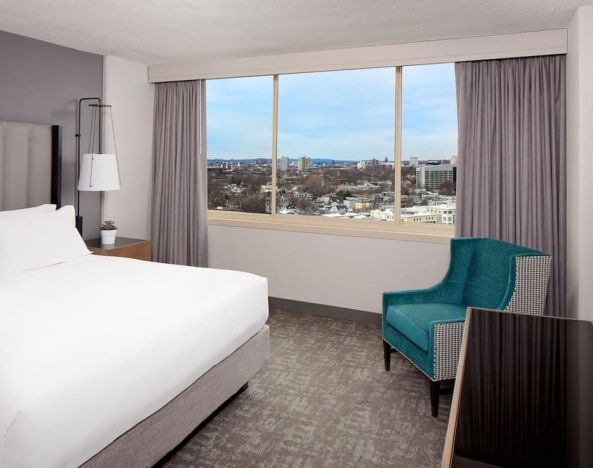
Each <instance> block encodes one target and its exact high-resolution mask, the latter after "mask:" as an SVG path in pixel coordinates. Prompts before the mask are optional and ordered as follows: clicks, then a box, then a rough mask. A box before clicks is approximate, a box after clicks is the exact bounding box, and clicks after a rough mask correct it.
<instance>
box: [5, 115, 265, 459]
mask: <svg viewBox="0 0 593 468" xmlns="http://www.w3.org/2000/svg"><path fill="white" fill-rule="evenodd" d="M10 125H13V124H12V123H11V124H10ZM24 125H25V126H28V127H27V128H29V129H30V128H31V127H30V125H31V124H24ZM5 128H6V125H5V123H2V122H0V132H4V133H3V135H4V140H6V133H5ZM29 131H30V130H29ZM16 133H19V132H16ZM25 134H26V135H28V136H27V139H28V140H29V141H31V133H26V132H25ZM40 134H43V135H44V136H43V138H49V140H48V145H45V146H49V148H54V149H55V150H59V145H58V144H57V142H56V141H55V138H59V131H52V130H51V128H50V131H49V133H47V132H40ZM13 135H14V132H13ZM19 135H21V136H22V132H21V133H19ZM13 137H14V136H13ZM6 146H7V145H4V147H6ZM21 146H22V149H21V151H23V153H22V154H21V157H26V158H27V169H26V170H21V171H15V169H14V163H12V162H10V161H8V160H7V153H6V152H4V153H3V152H0V170H3V171H4V172H3V173H0V181H1V180H3V177H2V176H3V175H4V174H5V173H6V167H9V168H11V165H12V168H11V170H12V171H13V176H12V177H14V174H15V173H20V174H21V175H22V176H23V177H24V179H23V181H22V183H21V184H18V183H13V184H12V185H11V187H13V188H12V189H10V190H7V189H6V185H4V187H2V186H1V185H0V209H2V210H7V209H10V210H14V209H18V208H20V207H22V206H23V205H25V206H31V204H37V203H44V202H48V201H54V202H55V201H56V198H55V197H56V195H55V194H53V189H52V187H55V184H54V183H53V182H51V181H50V183H47V180H44V182H43V183H44V187H45V188H44V189H43V190H42V191H39V193H37V194H36V195H35V196H34V197H32V196H31V195H28V194H26V191H27V190H29V189H27V186H28V185H31V184H32V185H35V187H36V188H35V190H38V187H39V186H38V185H36V183H35V177H39V178H43V174H44V172H45V179H47V178H49V177H51V178H54V177H56V170H55V164H53V162H55V159H56V158H57V157H58V155H56V154H55V153H56V151H49V154H50V156H49V157H50V164H49V165H47V162H44V163H43V167H45V168H46V169H49V174H48V173H47V172H48V171H47V170H43V171H42V170H36V169H33V172H34V174H33V175H32V174H31V173H30V171H31V168H33V167H36V166H35V164H36V161H37V160H38V159H43V158H41V157H40V156H38V155H37V154H35V150H34V149H31V148H28V149H27V148H26V145H25V143H23V144H22V145H21ZM37 146H38V147H39V148H43V147H44V145H43V144H41V143H39V142H38V144H37ZM11 147H13V148H17V147H18V145H12V146H11ZM39 151H40V152H42V151H41V150H39ZM15 152H17V151H12V154H13V155H14V153H15ZM58 152H59V151H58ZM17 153H18V152H17ZM52 167H53V168H54V169H53V170H52V169H51V168H52ZM52 174H53V175H52ZM58 177H59V175H58ZM12 180H14V179H12ZM23 186H24V188H23ZM14 190H20V191H24V192H25V195H24V196H23V195H22V194H21V195H18V194H17V195H15V193H14ZM8 192H10V193H8ZM7 200H10V201H11V205H10V206H9V207H7V206H6V201H7ZM15 200H20V202H18V203H16V202H15ZM58 201H59V200H58ZM23 202H24V203H23ZM70 208H71V207H65V208H62V209H61V210H58V211H56V213H61V214H59V215H47V216H48V218H47V219H50V217H51V219H54V218H56V217H58V216H60V217H62V218H64V217H66V216H67V217H70V216H73V214H74V211H73V209H72V210H71V211H68V210H70ZM0 214H1V213H0ZM44 216H45V215H44ZM52 216H53V217H52ZM37 219H42V217H41V216H40V215H37V218H35V221H34V222H35V223H37V222H41V221H37ZM43 219H45V218H43ZM68 219H69V218H68ZM2 222H3V221H2V220H1V219H0V224H2ZM19 222H20V221H18V222H16V221H14V222H13V221H11V222H9V223H7V222H4V224H2V226H0V227H1V229H0V261H2V260H3V259H4V260H6V259H8V260H6V261H4V262H3V263H1V264H0V298H1V301H2V303H1V307H0V437H1V439H0V466H1V467H5V468H13V467H25V468H28V467H39V466H43V467H53V466H55V467H70V466H80V465H82V466H85V467H99V466H101V467H102V466H109V467H117V466H121V467H124V466H125V467H136V466H138V467H139V466H151V465H153V464H154V463H156V462H158V461H159V460H160V459H161V458H162V457H163V456H164V455H166V454H167V453H168V452H170V451H171V450H172V449H174V448H175V447H176V446H177V445H178V444H179V443H180V442H182V441H183V440H184V439H185V438H186V437H187V436H188V435H189V434H191V433H192V431H193V430H194V429H195V428H196V427H197V426H199V425H200V424H201V423H202V422H203V421H205V420H207V418H208V417H209V416H210V415H211V414H212V413H213V412H215V411H216V410H217V408H219V407H220V406H221V405H223V404H224V403H225V402H226V401H227V400H228V399H229V398H231V397H233V395H235V394H237V392H239V391H240V390H241V389H242V388H244V387H245V385H246V383H247V382H248V381H249V379H251V378H252V377H253V376H254V375H255V374H256V373H257V371H258V370H259V369H260V368H261V367H262V366H263V365H264V363H265V361H266V360H267V357H268V340H269V330H268V328H267V326H266V325H265V322H266V319H267V314H268V304H267V281H266V279H265V278H262V277H259V276H256V275H252V274H248V273H242V272H236V271H224V270H214V269H204V268H193V267H183V266H174V265H165V264H158V263H151V262H142V261H139V260H132V259H123V258H115V257H99V256H93V255H86V254H84V255H83V254H80V255H77V256H72V258H70V257H68V258H67V260H65V261H60V262H53V263H52V261H48V262H46V263H49V264H47V265H44V266H43V267H39V268H26V269H24V270H23V271H20V270H19V271H18V272H16V273H15V272H14V271H12V272H10V274H7V273H6V268H8V267H7V266H6V265H9V266H10V264H11V262H10V256H11V255H12V253H11V252H10V249H9V248H8V246H7V243H9V241H7V240H6V239H9V240H10V239H11V238H10V235H11V234H10V233H11V232H12V231H11V229H12V227H11V226H17V225H18V223H19ZM31 222H33V221H31V220H26V221H23V222H22V225H21V226H20V227H18V226H17V228H15V229H17V231H14V232H13V234H12V235H13V236H15V232H18V229H21V230H22V229H24V227H23V226H29V224H28V223H31ZM52 222H53V221H52ZM61 222H62V224H63V221H61ZM72 222H73V220H72ZM7 226H8V227H7ZM35 226H37V225H35ZM40 226H41V227H40V229H44V232H48V231H52V232H53V231H54V230H53V229H48V228H47V227H46V228H43V225H40ZM72 227H73V225H72ZM29 231H32V229H28V230H25V231H23V234H22V235H21V236H20V237H19V239H21V238H22V239H23V242H26V240H27V236H29V235H30V236H31V239H30V240H32V239H34V236H37V238H39V239H41V240H43V239H46V238H47V239H48V242H50V241H51V235H44V236H41V237H40V235H39V233H30V232H29ZM68 232H70V231H68ZM56 235H57V234H56ZM2 236H4V237H2ZM7 236H8V237H7ZM80 242H82V241H80ZM35 248H37V247H35ZM39 248H40V249H41V250H40V252H41V253H40V254H39V255H33V254H31V257H32V260H31V261H33V262H34V261H36V260H37V259H38V258H39V257H43V255H44V254H45V251H46V250H51V243H50V244H48V245H47V246H45V247H43V248H42V247H39ZM78 248H79V250H80V249H83V248H84V247H80V246H78ZM32 250H35V249H32ZM15 255H16V254H15ZM19 260H20V259H19Z"/></svg>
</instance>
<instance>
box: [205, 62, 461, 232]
mask: <svg viewBox="0 0 593 468" xmlns="http://www.w3.org/2000/svg"><path fill="white" fill-rule="evenodd" d="M207 122H208V142H207V147H208V174H209V177H208V181H209V200H208V205H209V208H210V209H211V210H217V211H240V212H246V213H261V214H268V215H269V216H271V217H273V218H274V219H276V220H281V219H287V218H286V217H287V216H292V217H294V216H296V217H298V218H303V219H304V218H305V217H315V218H317V219H318V220H319V222H325V221H324V220H351V219H352V220H363V221H364V222H365V223H366V224H368V225H372V223H383V224H384V223H389V224H393V225H396V224H397V225H399V224H402V225H404V224H405V225H411V224H416V225H418V226H420V225H425V224H432V225H452V224H454V223H455V187H456V180H457V108H456V92H455V72H454V66H453V64H438V65H419V66H406V67H389V68H375V69H362V70H346V71H334V72H317V73H300V74H291V75H277V76H265V77H255V78H231V79H222V80H209V81H208V83H207ZM344 222H345V223H348V221H344Z"/></svg>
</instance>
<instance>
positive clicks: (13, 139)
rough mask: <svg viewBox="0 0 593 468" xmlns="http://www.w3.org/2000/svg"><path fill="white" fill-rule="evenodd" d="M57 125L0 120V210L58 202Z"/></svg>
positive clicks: (59, 146)
mask: <svg viewBox="0 0 593 468" xmlns="http://www.w3.org/2000/svg"><path fill="white" fill-rule="evenodd" d="M61 130H62V129H61V127H60V126H59V125H44V124H34V123H27V122H8V121H0V211H1V210H16V209H20V208H28V207H31V206H37V205H42V204H44V203H53V204H55V205H58V207H59V206H60V205H61V183H62V131H61Z"/></svg>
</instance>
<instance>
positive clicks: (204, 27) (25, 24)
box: [0, 0, 593, 63]
mask: <svg viewBox="0 0 593 468" xmlns="http://www.w3.org/2000/svg"><path fill="white" fill-rule="evenodd" d="M583 4H593V0H53V1H47V0H0V29H2V30H5V31H9V32H13V33H17V34H22V35H24V36H30V37H34V38H36V39H42V40H45V41H49V42H53V43H56V44H60V45H64V46H69V47H73V48H76V49H80V50H84V51H87V52H94V53H98V54H105V55H106V54H112V55H117V56H120V57H124V58H128V59H132V60H137V61H140V62H144V63H167V62H183V61H191V60H204V59H212V58H232V57H248V56H257V55H271V54H282V53H291V52H306V51H315V50H326V49H338V48H345V47H360V46H369V45H385V44H397V43H405V42H417V41H427V40H434V39H446V38H456V37H469V36H483V35H494V34H504V33H514V32H526V31H537V30H543V29H555V28H564V27H566V26H567V24H568V22H569V20H570V18H571V17H572V14H573V13H574V10H575V8H576V7H578V6H580V5H583Z"/></svg>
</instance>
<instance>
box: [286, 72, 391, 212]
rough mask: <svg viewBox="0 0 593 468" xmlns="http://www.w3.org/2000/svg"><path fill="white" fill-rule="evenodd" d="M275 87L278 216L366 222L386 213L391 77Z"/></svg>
mask: <svg viewBox="0 0 593 468" xmlns="http://www.w3.org/2000/svg"><path fill="white" fill-rule="evenodd" d="M278 82H279V83H278V89H279V92H278V166H277V197H276V207H277V212H278V213H281V214H296V215H313V216H324V217H330V218H357V219H372V217H371V213H373V212H374V211H377V210H382V209H384V208H386V207H391V208H392V209H393V200H394V189H393V186H394V181H395V175H394V174H395V172H394V164H393V153H394V147H395V145H394V133H395V107H394V102H395V70H394V69H393V68H386V69H370V70H350V71H338V72H323V73H303V74H298V75H283V76H280V77H279V78H278ZM378 219H381V218H378Z"/></svg>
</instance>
